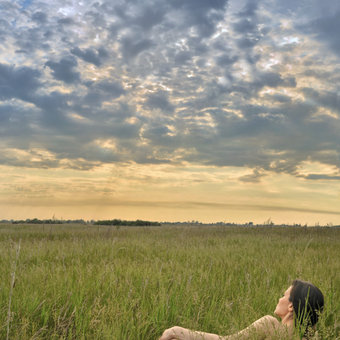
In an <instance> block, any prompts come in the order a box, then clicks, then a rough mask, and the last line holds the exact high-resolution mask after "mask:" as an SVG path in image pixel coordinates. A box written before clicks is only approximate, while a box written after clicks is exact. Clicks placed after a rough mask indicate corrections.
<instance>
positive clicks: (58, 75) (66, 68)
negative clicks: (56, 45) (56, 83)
mask: <svg viewBox="0 0 340 340" xmlns="http://www.w3.org/2000/svg"><path fill="white" fill-rule="evenodd" d="M45 65H46V66H48V67H49V68H50V69H51V70H52V75H53V76H54V78H55V79H57V80H61V81H63V82H65V83H67V84H72V83H79V82H80V73H79V72H77V71H76V70H75V68H76V67H77V66H78V63H77V60H76V59H75V58H74V57H72V56H68V57H64V58H62V59H60V61H48V62H46V64H45Z"/></svg>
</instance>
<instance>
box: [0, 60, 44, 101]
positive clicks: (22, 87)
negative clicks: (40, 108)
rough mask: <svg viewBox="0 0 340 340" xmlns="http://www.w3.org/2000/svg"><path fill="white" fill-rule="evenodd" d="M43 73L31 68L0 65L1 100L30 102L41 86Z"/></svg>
mask: <svg viewBox="0 0 340 340" xmlns="http://www.w3.org/2000/svg"><path fill="white" fill-rule="evenodd" d="M40 76H41V72H40V71H38V70H36V69H33V68H31V67H26V66H23V67H14V66H11V65H7V64H0V99H1V100H6V99H11V98H19V99H21V100H24V101H30V100H31V97H32V95H33V93H34V92H35V91H36V90H37V89H38V88H39V87H40V86H41V83H40V80H39V78H40Z"/></svg>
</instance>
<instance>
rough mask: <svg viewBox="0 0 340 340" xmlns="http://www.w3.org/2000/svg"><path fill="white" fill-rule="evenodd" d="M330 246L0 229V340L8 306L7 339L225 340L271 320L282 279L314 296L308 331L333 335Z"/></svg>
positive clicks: (210, 230)
mask: <svg viewBox="0 0 340 340" xmlns="http://www.w3.org/2000/svg"><path fill="white" fill-rule="evenodd" d="M19 239H21V253H20V257H19V259H18V261H17V266H16V282H15V286H14V288H13V289H12V293H11V275H12V272H13V268H12V266H11V265H10V264H11V263H13V261H14V260H15V257H16V249H17V247H18V242H19ZM339 249H340V230H339V229H335V228H333V229H332V228H325V229H321V228H310V229H306V228H269V227H266V228H256V227H253V228H235V227H215V226H214V227H191V226H187V227H183V226H181V227H173V226H171V227H170V226H169V227H167V226H163V227H147V228H134V227H121V228H120V229H116V228H115V227H102V226H100V227H98V226H80V225H79V226H77V225H73V226H63V225H55V226H45V227H43V226H40V225H35V226H33V225H0V277H1V280H0V339H5V338H6V333H7V325H8V323H7V321H8V320H7V310H8V305H9V299H10V298H11V324H10V329H9V339H118V340H124V339H132V340H142V339H143V340H144V339H157V338H158V337H159V336H160V335H161V333H162V331H163V330H164V329H165V328H168V327H170V326H173V325H180V326H183V327H187V328H191V329H198V330H202V331H207V332H213V333H217V334H230V333H233V332H235V331H237V330H239V329H241V328H244V327H246V326H247V325H249V324H250V323H251V322H253V321H254V320H256V319H258V318H259V317H261V316H263V315H266V314H272V313H273V310H274V309H275V306H276V303H277V300H278V298H279V297H280V295H281V293H282V292H283V291H284V290H285V289H286V288H287V287H288V286H289V284H290V283H291V281H292V280H293V279H294V278H302V279H304V280H309V281H311V282H313V283H314V284H316V285H317V286H318V287H320V289H321V290H322V291H323V293H324V295H325V302H326V306H325V311H324V313H323V315H322V317H321V319H320V321H319V323H318V328H319V334H320V336H321V338H322V339H336V338H337V337H339V313H340V299H339V297H340V277H339V263H340V259H339Z"/></svg>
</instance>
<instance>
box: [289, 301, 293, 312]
mask: <svg viewBox="0 0 340 340" xmlns="http://www.w3.org/2000/svg"><path fill="white" fill-rule="evenodd" d="M288 311H289V313H293V312H294V307H293V302H289V305H288Z"/></svg>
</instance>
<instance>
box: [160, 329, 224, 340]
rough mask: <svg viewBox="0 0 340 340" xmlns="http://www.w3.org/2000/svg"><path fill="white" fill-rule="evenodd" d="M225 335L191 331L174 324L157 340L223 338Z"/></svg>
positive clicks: (216, 339) (210, 339) (218, 339)
mask: <svg viewBox="0 0 340 340" xmlns="http://www.w3.org/2000/svg"><path fill="white" fill-rule="evenodd" d="M225 339H227V338H226V337H223V336H219V335H217V334H212V333H205V332H198V331H192V330H190V329H186V328H183V327H179V326H175V327H171V328H169V329H167V330H166V331H165V332H164V333H163V335H162V336H161V337H160V339H159V340H225Z"/></svg>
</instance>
